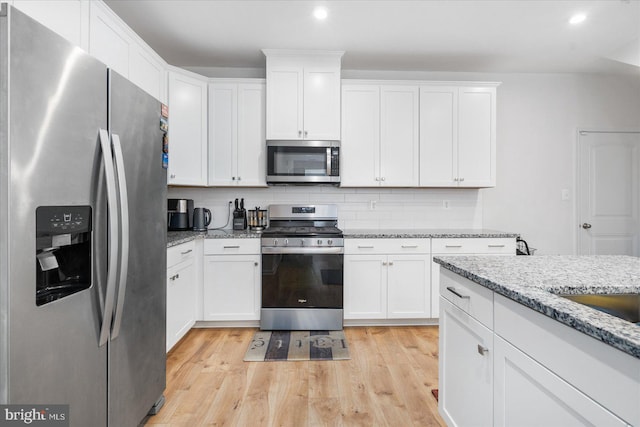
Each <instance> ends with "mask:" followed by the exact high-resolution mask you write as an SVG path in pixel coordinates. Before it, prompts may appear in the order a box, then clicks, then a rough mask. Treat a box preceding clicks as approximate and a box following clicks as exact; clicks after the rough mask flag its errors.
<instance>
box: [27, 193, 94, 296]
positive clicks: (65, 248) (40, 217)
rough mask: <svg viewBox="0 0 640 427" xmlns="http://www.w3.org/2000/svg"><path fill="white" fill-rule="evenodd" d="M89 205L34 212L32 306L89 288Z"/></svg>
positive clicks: (58, 207) (42, 208)
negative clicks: (34, 267)
mask: <svg viewBox="0 0 640 427" xmlns="http://www.w3.org/2000/svg"><path fill="white" fill-rule="evenodd" d="M91 265H92V264H91V206H39V207H38V208H37V209H36V305H38V306H41V305H44V304H48V303H50V302H53V301H56V300H58V299H60V298H64V297H67V296H69V295H72V294H74V293H76V292H80V291H82V290H84V289H88V288H90V287H91Z"/></svg>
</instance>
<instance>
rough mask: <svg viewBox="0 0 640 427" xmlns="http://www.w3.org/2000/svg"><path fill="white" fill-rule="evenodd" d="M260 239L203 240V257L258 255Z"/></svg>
mask: <svg viewBox="0 0 640 427" xmlns="http://www.w3.org/2000/svg"><path fill="white" fill-rule="evenodd" d="M259 253H260V239H205V241H204V254H205V255H226V254H228V255H237V254H259Z"/></svg>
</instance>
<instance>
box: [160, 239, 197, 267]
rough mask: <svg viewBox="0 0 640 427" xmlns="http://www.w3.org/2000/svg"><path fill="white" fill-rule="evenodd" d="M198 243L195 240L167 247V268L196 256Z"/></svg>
mask: <svg viewBox="0 0 640 427" xmlns="http://www.w3.org/2000/svg"><path fill="white" fill-rule="evenodd" d="M195 247H196V244H195V242H194V241H191V242H187V243H182V244H181V245H177V246H172V247H170V248H168V249H167V268H171V267H173V266H174V265H177V264H179V263H181V262H182V261H186V260H188V259H191V258H193V257H194V255H195V254H194V251H195Z"/></svg>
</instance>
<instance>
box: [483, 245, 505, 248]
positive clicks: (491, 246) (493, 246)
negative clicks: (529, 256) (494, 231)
mask: <svg viewBox="0 0 640 427" xmlns="http://www.w3.org/2000/svg"><path fill="white" fill-rule="evenodd" d="M487 246H489V247H490V248H504V245H487Z"/></svg>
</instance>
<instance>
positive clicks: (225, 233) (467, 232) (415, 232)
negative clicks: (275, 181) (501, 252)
mask: <svg viewBox="0 0 640 427" xmlns="http://www.w3.org/2000/svg"><path fill="white" fill-rule="evenodd" d="M343 233H344V237H345V238H348V239H349V238H351V239H392V238H403V239H406V238H422V239H428V238H431V237H434V238H474V237H493V238H499V237H506V238H515V237H518V236H519V234H517V233H508V232H504V231H497V230H487V229H474V228H470V229H466V228H465V229H463V228H452V229H448V228H434V229H375V230H374V229H352V230H343ZM261 236H262V234H261V233H260V232H256V231H252V230H226V229H225V230H208V231H206V232H205V231H169V232H167V248H170V247H172V246H176V245H179V244H181V243H186V242H189V241H191V240H194V239H196V238H198V237H202V238H205V239H257V238H260V237H261Z"/></svg>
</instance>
